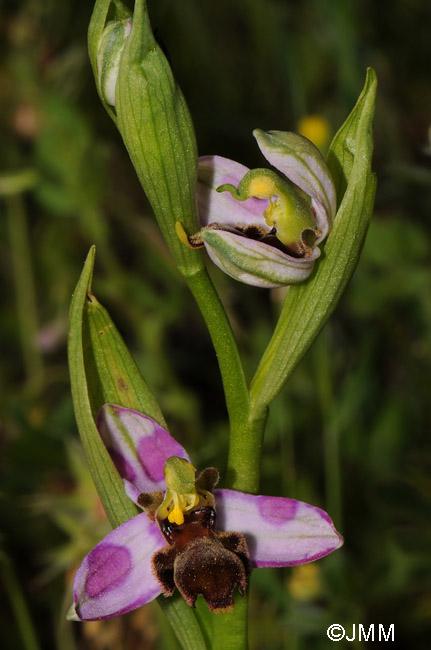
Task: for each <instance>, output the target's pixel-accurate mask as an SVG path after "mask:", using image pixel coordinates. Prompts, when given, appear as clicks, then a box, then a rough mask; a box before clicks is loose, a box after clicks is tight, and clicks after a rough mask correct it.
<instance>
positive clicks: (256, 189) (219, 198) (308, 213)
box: [176, 129, 336, 288]
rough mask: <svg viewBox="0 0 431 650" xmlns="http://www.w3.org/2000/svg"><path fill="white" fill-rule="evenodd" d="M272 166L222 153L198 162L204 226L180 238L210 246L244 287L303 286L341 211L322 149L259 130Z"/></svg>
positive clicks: (290, 135) (211, 253) (294, 136)
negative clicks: (250, 166)
mask: <svg viewBox="0 0 431 650" xmlns="http://www.w3.org/2000/svg"><path fill="white" fill-rule="evenodd" d="M253 135H254V137H255V138H256V140H257V143H258V145H259V147H260V149H261V151H262V153H263V155H264V156H265V158H266V159H267V160H268V162H269V163H270V164H271V165H273V166H274V167H275V168H276V169H277V170H278V171H279V172H280V173H276V172H275V171H273V170H268V169H253V170H249V169H248V168H247V167H244V166H243V165H241V164H240V163H237V162H234V161H233V160H228V159H227V158H222V157H220V156H204V157H202V158H200V159H199V173H198V183H197V201H198V209H199V217H200V221H201V225H202V229H201V230H200V231H199V232H198V233H196V234H194V235H192V236H190V237H188V236H187V235H186V233H185V232H184V229H183V228H182V225H181V224H180V223H177V224H176V229H177V234H178V236H179V237H180V239H181V240H182V241H183V242H184V243H185V244H187V245H189V246H191V247H195V248H197V247H200V246H205V248H206V250H207V252H208V254H209V256H210V258H211V259H212V261H213V262H214V263H215V264H216V265H217V266H218V267H220V268H221V269H222V270H223V271H225V273H227V274H228V275H230V276H231V277H233V278H235V279H236V280H240V281H241V282H244V283H246V284H252V285H255V286H258V287H266V288H270V287H279V286H284V285H288V284H295V283H298V282H302V281H304V280H305V279H306V278H308V276H309V275H310V273H311V272H312V270H313V265H314V262H315V260H316V259H317V258H318V257H319V255H320V250H319V247H318V246H319V244H320V242H322V241H323V239H324V238H325V237H326V236H327V234H328V232H329V230H330V228H331V225H332V222H333V219H334V217H335V211H336V196H335V188H334V183H333V180H332V177H331V175H330V172H329V169H328V167H327V165H326V163H325V161H324V159H323V157H322V155H321V154H320V152H319V150H318V149H317V148H316V147H315V146H314V145H313V144H312V143H311V142H310V141H309V140H307V139H306V138H304V137H303V136H301V135H298V134H296V133H289V132H283V131H268V132H264V131H261V130H260V129H256V130H255V131H254V132H253Z"/></svg>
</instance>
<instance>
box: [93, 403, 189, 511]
mask: <svg viewBox="0 0 431 650" xmlns="http://www.w3.org/2000/svg"><path fill="white" fill-rule="evenodd" d="M97 428H98V430H99V433H100V435H101V437H102V440H103V442H104V443H105V445H106V448H107V449H108V451H109V453H110V455H111V458H112V460H113V461H114V464H115V467H116V468H117V471H118V473H119V474H120V476H121V478H122V479H123V480H124V484H125V489H126V492H127V494H128V496H129V497H130V498H131V499H132V500H133V501H134V502H135V503H137V498H138V496H139V494H140V493H141V492H157V491H158V490H162V491H164V490H165V489H166V485H165V478H164V475H163V468H164V466H165V463H166V461H167V459H168V458H169V457H170V456H179V457H180V458H185V459H186V460H189V457H188V455H187V452H186V451H185V449H184V448H183V447H182V446H181V445H180V444H179V443H178V442H177V441H176V440H174V438H172V436H171V435H170V434H169V433H168V432H167V431H166V430H165V429H163V427H161V426H160V425H159V424H158V423H157V422H156V421H155V420H153V419H152V418H150V417H148V416H147V415H143V414H142V413H139V412H138V411H133V410H132V409H126V408H123V407H121V406H114V405H112V404H105V405H104V406H102V408H101V409H100V412H99V416H98V419H97Z"/></svg>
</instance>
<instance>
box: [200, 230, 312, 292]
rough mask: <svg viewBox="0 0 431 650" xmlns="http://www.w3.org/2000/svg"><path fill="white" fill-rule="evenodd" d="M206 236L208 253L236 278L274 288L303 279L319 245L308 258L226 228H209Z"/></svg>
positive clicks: (308, 271)
mask: <svg viewBox="0 0 431 650" xmlns="http://www.w3.org/2000/svg"><path fill="white" fill-rule="evenodd" d="M202 239H203V241H204V244H205V248H206V250H207V252H208V255H209V256H210V258H211V259H212V261H213V262H214V264H216V265H217V266H218V267H219V268H221V269H222V271H224V272H225V273H227V274H228V275H230V276H231V277H232V278H234V279H235V280H239V281H240V282H244V283H245V284H251V285H254V286H256V287H262V288H266V289H269V288H273V287H283V286H285V285H287V284H295V283H297V282H303V281H304V280H306V279H307V278H308V276H309V275H310V273H311V272H312V270H313V264H314V260H315V259H317V258H318V257H319V255H320V251H319V249H318V248H315V249H314V251H313V254H312V255H311V256H310V257H308V258H299V259H298V258H295V257H292V256H291V255H287V254H286V253H284V252H283V251H281V250H279V249H278V248H274V247H273V246H270V245H268V244H265V243H263V242H260V241H255V240H253V239H247V238H246V237H242V236H241V235H236V234H234V233H230V232H226V231H223V230H207V231H205V232H203V233H202Z"/></svg>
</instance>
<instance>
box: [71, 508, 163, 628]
mask: <svg viewBox="0 0 431 650" xmlns="http://www.w3.org/2000/svg"><path fill="white" fill-rule="evenodd" d="M164 545H165V541H164V539H163V537H162V534H161V532H160V530H159V528H158V526H157V524H155V523H154V522H152V521H150V520H149V519H148V517H147V515H146V514H144V513H142V514H140V515H137V516H136V517H133V519H129V521H126V522H125V523H124V524H122V525H121V526H119V527H118V528H116V529H115V530H113V531H112V532H111V533H109V535H107V536H106V537H105V538H104V539H103V540H102V541H101V542H100V543H99V544H98V545H97V546H95V547H94V548H93V550H92V551H90V553H88V555H87V556H86V557H85V558H84V560H83V562H82V564H81V566H80V567H79V569H78V571H77V573H76V576H75V581H74V585H73V598H74V606H73V607H72V610H71V612H70V613H69V615H68V618H69V619H70V620H76V621H94V620H99V619H105V618H111V617H113V616H119V615H120V614H125V613H126V612H129V611H131V610H132V609H135V608H136V607H140V606H141V605H144V604H145V603H148V602H149V601H150V600H153V599H154V598H156V596H158V595H159V594H160V593H161V588H160V584H159V582H158V580H157V579H156V578H155V577H154V575H153V572H152V568H151V558H152V556H153V554H154V553H155V552H156V551H158V550H159V549H161V548H162V547H163V546H164Z"/></svg>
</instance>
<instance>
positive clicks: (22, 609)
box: [1, 556, 40, 650]
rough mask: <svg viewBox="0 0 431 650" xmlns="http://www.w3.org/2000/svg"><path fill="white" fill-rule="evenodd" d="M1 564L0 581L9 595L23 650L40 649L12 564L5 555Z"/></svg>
mask: <svg viewBox="0 0 431 650" xmlns="http://www.w3.org/2000/svg"><path fill="white" fill-rule="evenodd" d="M1 564H2V571H1V573H2V578H3V580H2V582H3V585H4V588H5V591H6V593H7V595H8V597H9V601H10V604H11V607H12V611H13V614H14V617H15V620H16V623H17V629H18V630H19V633H20V636H21V640H22V644H23V645H22V647H23V650H40V646H39V643H38V640H37V637H36V633H35V630H34V625H33V621H32V620H31V616H30V612H29V610H28V607H27V603H26V601H25V598H24V594H23V593H22V589H21V587H20V584H19V582H18V580H17V579H16V576H15V572H14V570H13V567H12V564H11V562H10V560H9V559H8V558H7V557H5V556H3V557H2V558H1Z"/></svg>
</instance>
